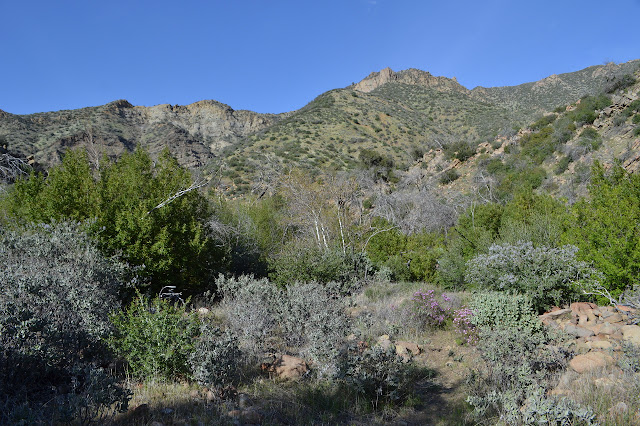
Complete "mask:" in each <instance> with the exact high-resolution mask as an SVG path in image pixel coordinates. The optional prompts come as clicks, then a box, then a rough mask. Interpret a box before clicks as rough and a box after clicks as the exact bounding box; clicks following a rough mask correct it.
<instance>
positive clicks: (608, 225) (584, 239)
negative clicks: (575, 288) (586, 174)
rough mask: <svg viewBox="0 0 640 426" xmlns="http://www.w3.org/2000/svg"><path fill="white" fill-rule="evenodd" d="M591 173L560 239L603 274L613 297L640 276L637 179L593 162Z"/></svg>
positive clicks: (616, 167) (639, 183)
mask: <svg viewBox="0 0 640 426" xmlns="http://www.w3.org/2000/svg"><path fill="white" fill-rule="evenodd" d="M592 174H593V176H592V181H591V185H589V196H588V198H586V199H582V200H580V201H578V202H577V203H576V204H574V206H573V209H572V216H571V218H570V219H571V220H570V222H569V226H568V228H567V232H566V234H565V237H564V238H565V240H566V241H567V242H569V243H571V244H575V245H576V246H578V247H579V248H580V252H579V256H580V258H581V259H582V260H585V261H587V262H590V263H591V264H592V265H593V266H594V267H595V268H596V269H598V270H599V271H600V272H602V273H603V274H604V282H603V285H604V286H605V287H606V288H607V289H608V290H609V291H610V292H611V293H612V294H613V295H614V296H617V295H618V294H619V293H620V292H622V291H623V290H625V289H626V288H628V287H631V286H632V285H633V284H635V283H637V277H638V276H639V274H640V234H639V233H638V223H639V221H640V176H639V175H636V174H630V173H628V172H627V171H626V170H624V169H623V168H622V166H620V165H614V167H612V168H611V169H610V170H608V171H605V170H604V168H603V167H602V166H601V165H600V164H599V163H597V162H596V163H595V164H594V166H593V168H592ZM612 212H615V214H612Z"/></svg>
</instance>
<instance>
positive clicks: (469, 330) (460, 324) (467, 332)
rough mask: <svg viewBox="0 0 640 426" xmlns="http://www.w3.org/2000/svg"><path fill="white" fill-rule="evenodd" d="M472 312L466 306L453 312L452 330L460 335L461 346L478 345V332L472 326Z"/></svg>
mask: <svg viewBox="0 0 640 426" xmlns="http://www.w3.org/2000/svg"><path fill="white" fill-rule="evenodd" d="M472 317H473V311H472V310H471V309H469V308H467V307H466V306H463V307H462V308H460V309H456V310H455V311H453V328H454V329H455V332H456V333H457V334H459V335H460V340H461V343H462V344H468V345H475V344H477V343H478V330H477V329H476V327H475V326H474V325H473V324H472V322H471V318H472Z"/></svg>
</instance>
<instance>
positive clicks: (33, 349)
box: [0, 223, 130, 424]
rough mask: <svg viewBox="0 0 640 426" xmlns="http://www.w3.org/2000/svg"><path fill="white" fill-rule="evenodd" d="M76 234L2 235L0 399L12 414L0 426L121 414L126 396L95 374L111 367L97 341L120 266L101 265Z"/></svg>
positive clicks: (36, 229)
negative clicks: (16, 420)
mask: <svg viewBox="0 0 640 426" xmlns="http://www.w3.org/2000/svg"><path fill="white" fill-rule="evenodd" d="M80 228H81V226H80V225H78V224H73V223H53V224H51V225H41V226H30V227H27V228H26V229H25V230H23V231H22V232H18V231H12V230H8V229H5V228H0V263H1V264H2V268H0V282H2V284H3V290H2V291H3V295H2V298H0V397H1V398H2V400H3V403H4V402H5V401H6V402H7V405H8V406H10V407H12V410H11V412H9V413H0V423H3V424H6V423H12V422H13V421H12V420H10V419H9V418H7V417H5V416H18V417H19V416H20V415H26V416H27V417H29V418H32V419H33V423H49V422H56V421H59V422H69V421H71V420H73V419H80V418H87V417H91V418H93V417H94V416H98V415H99V414H100V415H103V416H108V415H109V414H110V413H111V411H110V410H111V409H112V408H115V409H117V410H126V407H127V404H128V401H129V398H130V393H129V391H128V390H126V389H124V388H123V387H122V386H120V385H119V384H118V383H116V380H115V379H114V378H113V377H110V376H109V375H107V374H106V373H105V372H104V371H102V370H101V369H99V368H97V367H96V366H98V365H102V364H105V363H107V362H108V361H109V360H110V357H109V354H108V351H106V350H105V349H106V348H105V347H104V345H103V339H104V338H105V337H106V336H107V335H108V333H109V331H110V330H111V325H110V322H109V318H108V313H109V312H110V311H111V310H113V309H116V308H117V307H118V302H117V298H116V295H117V294H118V292H119V291H120V290H121V288H122V286H123V284H122V279H121V276H122V270H123V266H122V265H118V264H115V263H113V262H111V261H109V260H107V259H105V258H104V257H103V256H102V255H101V254H100V253H99V251H98V250H97V249H96V247H95V246H94V245H93V243H92V242H91V240H90V239H89V238H88V237H87V236H86V235H85V234H84V233H83V232H82V231H81V230H80ZM13 408H15V410H14V409H13ZM16 410H17V411H16ZM20 413H22V414H20ZM111 414H113V413H111ZM103 420H104V418H103Z"/></svg>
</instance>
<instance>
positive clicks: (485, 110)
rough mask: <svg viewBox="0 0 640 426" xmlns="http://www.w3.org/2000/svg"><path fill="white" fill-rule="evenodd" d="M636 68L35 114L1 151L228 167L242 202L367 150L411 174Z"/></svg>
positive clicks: (9, 134) (387, 76)
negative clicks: (296, 104) (286, 103)
mask: <svg viewBox="0 0 640 426" xmlns="http://www.w3.org/2000/svg"><path fill="white" fill-rule="evenodd" d="M639 66H640V60H635V61H630V62H627V63H624V64H618V65H616V64H607V65H599V66H593V67H589V68H586V69H584V70H581V71H577V72H573V73H566V74H560V75H553V76H550V77H547V78H545V79H543V80H541V81H538V82H532V83H525V84H521V85H518V86H511V87H495V88H482V87H477V88H474V89H472V90H469V89H467V88H465V87H463V86H461V85H460V84H459V83H458V82H457V81H456V80H455V79H449V78H446V77H438V76H433V75H431V74H430V73H428V72H426V71H421V70H417V69H408V70H404V71H399V72H394V71H392V70H391V69H389V68H386V69H384V70H382V71H380V72H374V73H371V74H370V75H369V76H367V77H366V78H364V79H363V80H362V81H360V82H359V83H357V84H354V85H351V86H349V87H346V88H342V89H335V90H331V91H329V92H326V93H324V94H322V95H320V96H318V97H317V98H316V99H314V100H313V101H312V102H310V103H309V104H308V105H306V106H305V107H303V108H301V109H300V110H297V111H293V112H289V113H284V114H278V115H274V114H258V113H255V112H251V111H234V110H233V109H232V108H230V107H229V106H227V105H224V104H221V103H219V102H216V101H201V102H196V103H194V104H191V105H187V106H178V105H173V106H172V105H157V106H153V107H142V106H132V105H131V104H130V103H129V102H127V101H123V100H120V101H115V102H111V103H109V104H107V105H103V106H99V107H90V108H83V109H78V110H69V111H57V112H47V113H38V114H30V115H14V114H10V113H7V112H3V111H0V145H5V144H6V145H8V147H9V149H10V150H11V151H12V152H15V153H18V154H20V155H24V156H28V155H33V156H34V158H35V161H37V162H39V163H42V164H44V165H52V164H55V163H57V162H58V161H59V159H60V156H61V155H62V153H63V152H64V151H65V150H66V149H69V148H72V147H76V146H87V147H88V148H89V149H90V150H91V151H92V152H95V153H96V155H98V153H101V152H106V153H107V154H109V155H113V156H117V155H119V154H120V153H122V152H123V151H124V150H131V149H134V148H135V147H136V146H138V145H143V146H146V147H147V149H148V150H149V151H150V152H152V153H154V152H157V151H159V150H161V149H162V148H163V147H165V146H166V147H168V148H169V149H170V151H171V152H172V153H173V154H174V155H175V156H176V157H177V158H178V160H179V161H180V163H181V164H183V165H185V166H188V167H191V168H195V167H199V166H202V165H206V164H210V163H211V162H212V161H213V160H214V159H215V161H218V162H219V161H220V160H223V162H225V163H226V166H227V167H226V179H227V182H228V183H229V184H230V187H231V188H232V189H234V190H239V191H240V192H242V191H245V190H247V189H248V188H249V185H250V183H251V182H252V181H253V180H254V179H255V175H256V173H258V172H259V171H260V169H261V168H265V167H274V168H282V167H303V168H308V169H310V170H321V169H333V170H345V169H351V168H354V167H356V166H357V165H358V164H359V163H360V162H361V155H362V153H363V151H365V152H366V151H368V152H371V151H373V152H375V153H377V155H380V156H382V157H384V158H386V159H388V160H389V161H392V162H393V163H394V164H395V166H396V167H398V168H400V169H406V168H408V167H409V166H410V165H411V164H414V163H415V161H416V160H418V159H420V158H421V156H422V154H423V153H424V152H426V151H428V150H429V149H443V148H447V147H450V146H452V144H455V143H458V144H459V143H463V144H468V145H470V146H474V147H475V146H476V145H478V144H479V143H483V142H492V141H494V140H495V139H496V138H498V137H500V136H501V135H502V136H506V137H508V136H511V135H513V134H514V132H515V130H517V129H518V128H520V127H522V126H524V125H526V124H528V123H531V122H532V121H533V120H534V119H535V118H536V117H538V116H540V115H541V114H542V113H543V112H547V111H551V110H553V109H554V108H556V107H558V106H561V105H566V104H570V103H573V102H575V101H577V100H578V99H579V98H580V97H582V96H584V95H589V94H595V93H600V92H602V91H603V90H605V89H606V88H607V87H609V86H611V85H612V84H615V83H616V81H618V80H620V79H621V78H622V76H624V75H626V74H631V73H633V72H634V71H635V70H637V69H638V67H639ZM385 161H386V160H385Z"/></svg>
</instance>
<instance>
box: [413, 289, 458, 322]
mask: <svg viewBox="0 0 640 426" xmlns="http://www.w3.org/2000/svg"><path fill="white" fill-rule="evenodd" d="M440 299H441V300H438V298H437V297H436V294H435V291H434V290H427V291H422V290H418V291H416V292H415V293H413V297H412V298H411V300H412V302H413V305H412V311H413V316H414V318H415V319H417V320H418V321H419V322H421V323H423V324H424V325H425V326H427V327H433V328H439V327H444V325H445V324H446V323H447V320H449V319H450V317H451V306H450V302H451V299H450V298H449V297H448V296H447V295H446V294H445V293H442V294H441V295H440Z"/></svg>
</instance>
